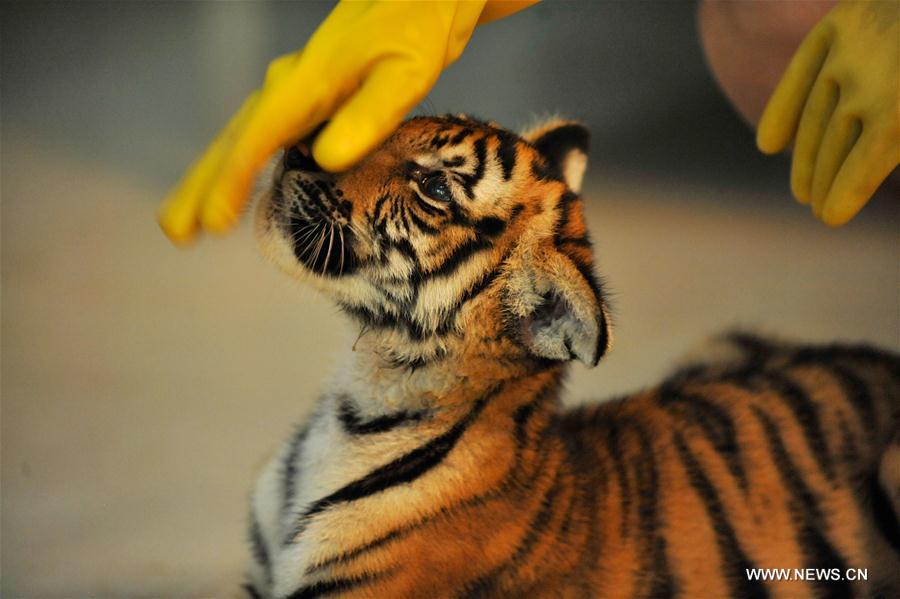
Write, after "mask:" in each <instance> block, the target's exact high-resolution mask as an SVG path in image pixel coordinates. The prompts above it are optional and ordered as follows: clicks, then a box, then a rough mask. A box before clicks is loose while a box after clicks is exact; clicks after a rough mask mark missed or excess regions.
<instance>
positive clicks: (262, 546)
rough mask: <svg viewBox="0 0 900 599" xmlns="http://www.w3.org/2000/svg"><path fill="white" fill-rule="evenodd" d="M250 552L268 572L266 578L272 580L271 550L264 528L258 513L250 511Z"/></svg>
mask: <svg viewBox="0 0 900 599" xmlns="http://www.w3.org/2000/svg"><path fill="white" fill-rule="evenodd" d="M249 534H250V552H251V553H252V554H253V559H254V560H256V563H257V564H259V565H260V567H261V568H262V569H263V570H264V571H265V573H266V579H269V580H271V574H272V573H271V570H270V568H271V565H270V563H269V550H268V549H267V548H266V541H265V539H263V535H262V530H260V527H259V520H257V519H256V514H254V513H253V512H252V511H251V513H250V532H249Z"/></svg>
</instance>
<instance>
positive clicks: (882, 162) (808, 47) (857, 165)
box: [756, 0, 900, 226]
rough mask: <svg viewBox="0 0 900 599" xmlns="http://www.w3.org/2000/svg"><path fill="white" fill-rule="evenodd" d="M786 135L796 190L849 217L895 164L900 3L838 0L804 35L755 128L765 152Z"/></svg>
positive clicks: (826, 217) (899, 132)
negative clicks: (790, 150)
mask: <svg viewBox="0 0 900 599" xmlns="http://www.w3.org/2000/svg"><path fill="white" fill-rule="evenodd" d="M792 139H793V140H794V152H793V161H792V164H791V191H792V192H793V194H794V197H795V198H796V199H797V200H798V201H799V202H801V203H803V204H811V205H812V210H813V213H814V214H815V215H816V217H817V218H819V219H821V220H822V221H823V222H825V223H826V224H828V225H831V226H839V225H842V224H844V223H846V222H847V221H849V220H850V219H851V218H853V216H855V215H856V213H857V212H859V210H860V209H861V208H862V207H863V206H864V205H865V203H866V202H867V201H868V200H869V198H870V197H871V196H872V194H874V193H875V190H876V189H877V188H878V186H879V185H880V184H881V182H882V181H884V179H885V178H887V176H888V175H889V174H890V173H891V171H892V170H893V169H894V168H895V167H896V166H897V164H898V163H900V3H898V2H896V1H895V0H843V1H842V2H841V3H840V4H838V6H836V7H835V8H834V9H833V10H832V11H830V12H829V13H828V14H827V15H826V16H825V17H824V18H823V19H822V20H821V21H820V22H819V23H818V25H816V26H815V28H813V30H812V31H811V32H810V33H809V35H807V37H806V39H804V41H803V43H802V44H801V45H800V48H799V49H798V50H797V52H796V54H794V57H793V59H792V60H791V63H790V64H789V65H788V68H787V70H786V71H785V73H784V75H783V76H782V78H781V81H780V83H779V84H778V86H777V87H776V89H775V91H774V93H773V94H772V97H771V98H770V99H769V103H768V105H767V106H766V109H765V111H764V112H763V116H762V119H761V120H760V123H759V128H758V130H757V135H756V143H757V146H759V149H760V150H762V151H763V152H765V153H767V154H771V153H775V152H779V151H781V150H783V149H784V148H785V147H786V146H787V145H788V144H789V143H790V142H791V140H792Z"/></svg>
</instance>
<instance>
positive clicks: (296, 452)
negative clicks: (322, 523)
mask: <svg viewBox="0 0 900 599" xmlns="http://www.w3.org/2000/svg"><path fill="white" fill-rule="evenodd" d="M308 434H309V424H307V425H305V426H303V427H301V428H298V429H297V431H296V432H295V433H294V436H293V437H292V438H291V440H290V445H289V446H288V451H287V453H286V454H285V456H284V461H283V462H282V469H283V473H282V481H283V482H282V486H281V489H282V493H281V515H282V516H283V515H285V514H287V513H288V512H289V511H290V509H291V504H292V503H293V501H294V494H295V492H296V489H295V485H296V484H297V476H298V474H299V468H298V464H297V462H298V460H299V458H300V449H301V447H302V446H303V441H304V440H305V439H306V436H307V435H308Z"/></svg>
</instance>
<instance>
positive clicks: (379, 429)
mask: <svg viewBox="0 0 900 599" xmlns="http://www.w3.org/2000/svg"><path fill="white" fill-rule="evenodd" d="M427 415H428V412H427V411H425V410H422V411H419V412H409V411H406V410H402V411H400V412H396V413H394V414H384V415H382V416H378V417H376V418H372V419H371V420H362V419H361V418H360V417H359V413H357V411H356V409H355V408H354V407H353V403H352V401H351V399H350V398H349V397H347V396H342V397H341V398H340V404H339V406H338V419H339V420H340V422H341V426H342V427H343V429H344V431H345V432H346V433H347V434H349V435H374V434H378V433H385V432H387V431H389V430H391V429H394V428H396V427H398V426H400V425H403V424H406V423H410V422H419V421H420V420H422V419H423V418H425V417H426V416H427Z"/></svg>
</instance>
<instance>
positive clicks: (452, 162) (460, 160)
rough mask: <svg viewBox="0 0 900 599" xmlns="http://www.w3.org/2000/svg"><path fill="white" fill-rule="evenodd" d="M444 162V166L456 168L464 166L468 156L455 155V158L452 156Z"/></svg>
mask: <svg viewBox="0 0 900 599" xmlns="http://www.w3.org/2000/svg"><path fill="white" fill-rule="evenodd" d="M443 163H444V166H445V167H447V168H456V167H458V166H462V165H464V164H465V163H466V157H465V156H454V157H453V158H450V159H449V160H444V161H443Z"/></svg>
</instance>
